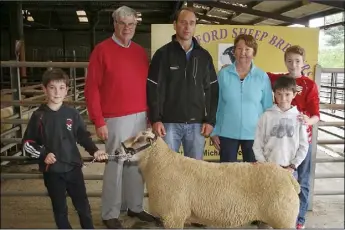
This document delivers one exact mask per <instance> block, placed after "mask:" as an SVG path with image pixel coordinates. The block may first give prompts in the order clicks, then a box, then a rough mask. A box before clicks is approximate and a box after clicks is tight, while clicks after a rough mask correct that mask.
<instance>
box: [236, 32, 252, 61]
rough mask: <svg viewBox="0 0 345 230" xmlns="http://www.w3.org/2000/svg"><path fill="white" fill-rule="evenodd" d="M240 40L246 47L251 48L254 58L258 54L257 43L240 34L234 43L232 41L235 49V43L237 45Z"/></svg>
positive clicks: (247, 35)
mask: <svg viewBox="0 0 345 230" xmlns="http://www.w3.org/2000/svg"><path fill="white" fill-rule="evenodd" d="M241 40H243V41H244V43H245V44H246V46H248V47H250V48H253V50H254V56H255V55H256V53H257V52H258V43H256V40H255V38H254V37H253V36H252V35H250V34H240V35H238V36H237V37H236V38H235V41H234V46H235V48H236V45H237V43H239V41H241Z"/></svg>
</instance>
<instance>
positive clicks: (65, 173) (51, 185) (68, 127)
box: [23, 69, 107, 229]
mask: <svg viewBox="0 0 345 230" xmlns="http://www.w3.org/2000/svg"><path fill="white" fill-rule="evenodd" d="M68 81H69V79H68V76H67V74H66V73H65V72H64V71H63V70H61V69H51V70H47V71H46V72H45V73H44V74H43V82H42V83H43V90H44V92H45V94H46V96H47V103H46V104H42V105H41V106H40V107H39V108H38V109H37V110H36V111H35V112H34V113H33V114H32V116H31V118H30V121H29V124H28V126H27V129H26V131H25V133H24V138H23V151H25V152H27V153H29V154H30V155H31V156H32V157H34V158H38V159H39V169H40V171H41V172H42V173H43V178H44V184H45V186H46V188H47V190H48V194H49V197H50V199H51V202H52V206H53V212H54V218H55V222H56V225H57V227H58V228H59V229H62V228H64V229H68V228H72V227H71V225H70V223H69V221H68V211H67V202H66V191H67V193H68V194H69V196H70V197H71V199H72V202H73V205H74V207H75V209H76V210H77V212H78V215H79V220H80V225H81V227H82V228H84V229H93V228H94V226H93V221H92V216H91V210H90V205H89V201H88V197H87V195H86V187H85V183H84V177H83V172H82V165H83V163H82V159H81V155H80V152H79V150H78V147H77V143H79V144H80V145H81V146H83V147H84V148H85V150H86V151H87V152H89V153H90V155H92V156H94V157H95V159H96V160H99V161H101V160H105V159H107V154H106V153H105V152H104V151H103V150H99V149H98V148H97V146H96V145H95V144H94V143H93V142H92V139H91V135H90V133H89V132H88V131H87V130H86V126H85V124H84V122H83V119H82V117H81V116H80V114H79V112H78V111H77V110H76V109H74V108H70V107H67V106H66V105H64V104H63V100H64V99H65V97H66V95H67V91H68Z"/></svg>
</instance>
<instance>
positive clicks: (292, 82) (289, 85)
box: [273, 76, 297, 93]
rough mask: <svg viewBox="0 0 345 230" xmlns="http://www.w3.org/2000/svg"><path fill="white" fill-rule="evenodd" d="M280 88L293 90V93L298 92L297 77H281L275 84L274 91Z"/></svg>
mask: <svg viewBox="0 0 345 230" xmlns="http://www.w3.org/2000/svg"><path fill="white" fill-rule="evenodd" d="M278 89H285V90H291V91H292V92H293V93H296V92H297V84H296V79H295V78H292V77H289V76H281V77H279V78H278V79H277V80H276V81H275V82H274V84H273V92H275V91H276V90H278Z"/></svg>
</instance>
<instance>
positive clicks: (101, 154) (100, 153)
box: [93, 150, 108, 161]
mask: <svg viewBox="0 0 345 230" xmlns="http://www.w3.org/2000/svg"><path fill="white" fill-rule="evenodd" d="M93 156H94V157H95V159H96V161H106V160H108V154H107V153H106V152H104V151H103V150H98V151H97V152H95V154H94V155H93Z"/></svg>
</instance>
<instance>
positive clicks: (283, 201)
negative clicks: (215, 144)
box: [116, 129, 300, 228]
mask: <svg viewBox="0 0 345 230" xmlns="http://www.w3.org/2000/svg"><path fill="white" fill-rule="evenodd" d="M130 150H133V151H130ZM116 154H119V155H122V156H127V158H128V160H130V161H138V162H139V168H140V170H141V172H142V175H143V178H144V180H145V182H146V187H147V191H148V194H149V209H150V212H151V213H152V214H153V215H155V216H157V217H159V218H161V220H162V222H163V224H164V227H165V228H183V227H184V224H185V222H187V220H189V221H192V222H194V223H200V224H204V225H207V226H212V227H222V228H230V227H239V226H244V225H246V224H249V223H251V222H252V221H255V220H258V221H262V222H265V223H267V224H268V225H269V226H271V227H273V228H295V226H296V220H297V215H298V211H299V198H298V193H299V192H300V186H299V184H298V182H297V181H296V180H295V178H294V177H293V175H292V174H291V173H290V172H288V171H287V170H286V169H283V168H281V167H280V166H277V165H275V164H272V163H260V164H251V163H210V162H205V161H200V160H195V159H192V158H187V157H184V156H182V155H180V154H178V153H176V152H174V151H172V150H170V149H169V147H168V145H167V144H166V143H165V142H164V140H163V139H162V138H160V137H158V138H157V137H156V136H155V135H154V134H153V133H152V132H151V130H150V129H148V130H146V131H143V132H140V133H139V134H138V135H137V136H136V137H133V138H130V139H128V140H126V141H125V142H123V147H121V148H120V149H118V150H117V153H116ZM130 155H132V157H129V156H130Z"/></svg>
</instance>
